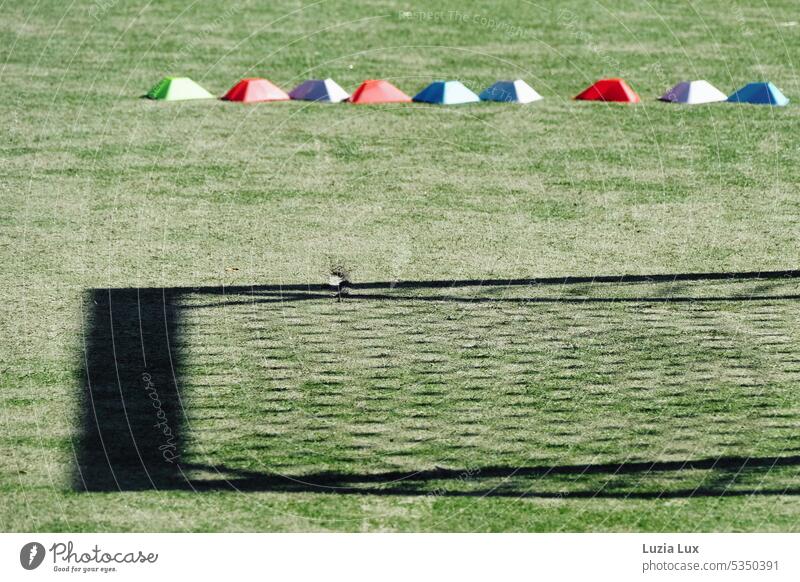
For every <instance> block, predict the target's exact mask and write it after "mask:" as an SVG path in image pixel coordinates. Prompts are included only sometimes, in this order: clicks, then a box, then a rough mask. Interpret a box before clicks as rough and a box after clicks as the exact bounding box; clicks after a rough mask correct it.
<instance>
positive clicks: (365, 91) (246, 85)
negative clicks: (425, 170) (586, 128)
mask: <svg viewBox="0 0 800 582" xmlns="http://www.w3.org/2000/svg"><path fill="white" fill-rule="evenodd" d="M146 96H147V97H148V98H150V99H159V100H165V101H182V100H188V99H213V98H214V96H213V95H212V94H211V93H209V92H208V91H206V90H205V89H203V88H202V87H201V86H200V85H198V84H197V83H195V82H194V81H192V80H191V79H189V78H188V77H166V78H164V79H162V80H161V81H160V82H159V83H158V84H157V85H156V86H155V87H153V88H152V89H151V90H150V92H149V93H148V94H147V95H146ZM222 99H224V100H225V101H239V102H242V103H256V102H263V101H289V100H292V99H294V100H301V101H323V102H329V103H339V102H342V101H348V102H350V103H407V102H410V101H416V102H419V103H436V104H440V105H458V104H462V103H475V102H477V101H501V102H508V103H533V102H534V101H539V100H540V99H542V96H541V95H539V93H537V92H536V91H535V90H534V89H533V87H531V86H530V85H528V84H527V83H526V82H525V81H523V80H522V79H517V80H516V81H498V82H497V83H495V84H493V85H491V86H490V87H487V88H486V89H485V90H484V91H483V92H482V93H481V94H480V95H478V94H476V93H474V92H472V91H471V90H470V89H468V88H467V87H466V86H464V84H463V83H461V81H434V82H433V83H431V84H430V85H428V86H427V87H425V88H424V89H423V90H422V91H420V92H419V93H417V94H416V95H415V96H414V97H413V98H411V97H409V96H408V95H406V94H405V93H403V92H402V91H401V90H400V89H398V88H397V87H395V86H394V85H392V84H391V83H389V82H388V81H384V80H380V79H378V80H369V81H364V82H363V83H362V84H361V85H360V86H359V87H358V89H356V90H355V91H354V92H353V94H352V95H349V94H348V93H347V91H345V90H344V89H342V88H341V87H340V86H339V85H338V84H337V83H336V82H335V81H334V80H333V79H324V80H323V79H312V80H309V81H305V82H303V83H301V84H300V85H298V86H297V87H295V88H294V89H292V90H291V91H289V92H288V93H287V92H285V91H284V90H283V89H281V88H280V87H278V86H277V85H274V84H273V83H271V82H269V81H268V80H266V79H261V78H250V79H242V80H241V81H239V82H238V83H236V85H234V86H233V87H232V88H231V89H230V91H228V92H227V93H226V94H225V95H223V96H222ZM575 99H577V100H580V101H605V102H616V103H639V102H640V101H641V99H640V98H639V95H637V94H636V92H635V91H634V90H633V89H631V87H630V86H629V85H628V84H627V83H626V82H625V81H624V80H623V79H601V80H600V81H597V82H596V83H594V84H593V85H592V86H591V87H589V88H587V89H586V90H585V91H583V92H581V93H580V94H579V95H577V96H576V97H575ZM660 100H661V101H668V102H671V103H686V104H702V103H717V102H722V101H728V102H734V103H753V104H757V105H775V106H783V105H788V103H789V99H787V98H786V97H785V96H784V95H783V93H781V91H780V89H778V88H777V87H776V86H775V85H773V84H772V83H769V82H766V83H750V84H749V85H746V86H744V87H742V88H741V89H739V90H738V91H736V92H734V93H733V94H732V95H730V96H727V95H725V93H723V92H722V91H720V90H719V89H717V88H716V87H714V86H713V85H712V84H711V83H709V82H708V81H704V80H699V81H683V82H680V83H678V84H677V85H675V86H674V87H673V88H672V89H670V90H669V91H667V92H666V93H664V95H662V96H661V97H660Z"/></svg>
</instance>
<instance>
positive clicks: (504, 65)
mask: <svg viewBox="0 0 800 582" xmlns="http://www.w3.org/2000/svg"><path fill="white" fill-rule="evenodd" d="M232 4H233V3H227V2H218V3H188V2H178V1H163V2H153V3H146V2H140V1H134V2H114V1H104V2H95V3H92V2H85V1H76V2H71V3H63V2H55V1H52V0H45V1H42V2H38V3H35V4H33V5H30V4H26V3H12V4H10V5H9V4H8V3H6V4H4V5H3V6H2V8H0V10H2V14H3V17H2V18H0V46H2V49H0V91H1V92H2V95H3V99H2V100H0V116H1V117H0V118H2V119H3V121H4V124H3V125H4V128H5V131H4V133H3V135H4V136H5V139H4V140H3V143H2V146H0V152H1V155H0V221H1V222H0V224H2V228H0V245H2V246H0V252H1V253H2V264H3V266H4V267H5V277H3V279H2V282H0V285H2V286H3V291H4V294H5V296H6V297H7V301H5V302H3V304H2V307H0V314H2V315H0V332H2V333H0V366H1V367H2V374H1V375H0V383H2V384H1V385H0V450H2V451H3V453H4V454H3V455H2V459H0V475H2V476H0V527H2V529H3V530H4V531H49V530H55V531H63V530H80V531H95V530H102V531H113V530H122V531H150V530H159V531H161V530H168V531H228V530H257V531H278V530H280V531H283V530H348V531H350V530H357V531H383V530H400V531H419V530H425V531H427V530H448V531H449V530H463V531H475V530H477V531H511V530H513V531H606V530H610V531H638V530H644V531H664V530H690V531H694V530H702V531H709V530H745V531H766V530H782V531H796V530H797V523H798V516H800V502H798V499H799V497H798V490H799V489H800V475H799V474H798V465H799V464H800V461H798V454H799V453H798V445H799V443H798V437H797V435H798V432H799V431H798V428H799V427H800V396H798V392H797V385H798V380H799V379H800V378H799V377H798V376H799V375H800V356H798V354H800V351H798V348H800V328H798V322H799V321H800V318H798V310H800V299H798V282H800V279H797V278H796V277H794V276H784V277H778V278H769V277H764V276H762V277H754V276H752V275H750V276H745V275H743V273H750V272H759V271H760V272H766V271H774V270H788V269H793V268H796V267H797V257H798V254H797V249H798V243H799V242H800V228H798V215H800V193H799V192H798V184H799V183H800V164H799V163H798V162H800V150H799V149H798V146H797V139H796V136H797V134H798V130H799V129H800V123H798V121H800V113H798V105H797V103H800V82H799V80H798V76H797V72H796V70H795V63H796V62H797V61H798V57H799V56H800V24H798V22H797V20H796V19H797V13H796V12H797V11H796V6H794V3H793V2H790V1H789V0H779V1H778V0H775V1H770V2H769V3H768V5H767V4H764V3H755V4H753V3H750V2H744V1H736V2H733V3H731V2H722V1H717V0H708V1H704V2H702V3H700V2H677V3H676V2H666V1H660V0H659V1H655V2H644V3H643V2H635V1H633V0H631V1H622V0H615V1H610V0H609V1H605V2H592V3H587V2H580V1H568V2H557V3H556V2H548V3H526V2H518V1H511V0H508V1H505V0H503V1H497V2H486V3H478V4H475V5H469V6H466V5H464V4H463V3H459V2H451V1H450V0H446V1H441V2H438V3H436V6H435V7H434V6H431V5H430V3H423V2H411V1H410V2H404V3H402V4H401V3H394V2H389V1H384V2H380V1H364V2H349V1H338V2H331V1H322V2H309V3H307V4H303V3H301V2H289V1H275V2H270V3H261V2H258V3H257V2H245V3H241V4H236V5H235V6H233V5H232ZM166 74H176V75H178V74H180V75H188V76H191V77H192V78H194V79H195V80H197V81H198V82H200V83H201V84H202V85H203V86H205V87H206V88H207V89H209V90H210V91H212V92H213V93H215V94H220V95H221V94H222V93H224V92H225V91H226V90H227V89H228V88H229V87H230V86H232V85H233V84H234V83H235V82H236V81H237V80H238V79H239V78H242V77H246V76H265V77H268V78H269V79H271V80H272V81H273V82H275V83H277V84H278V85H280V86H282V87H284V88H286V89H290V88H291V87H293V86H294V85H296V84H297V83H299V82H300V81H302V80H304V79H306V78H311V77H323V78H324V77H328V76H330V77H332V78H334V79H335V80H336V81H337V82H339V84H341V85H342V86H343V87H344V88H345V89H347V90H349V91H352V90H353V89H355V87H357V85H358V84H359V83H360V82H361V81H362V80H364V79H367V78H386V79H389V80H391V81H392V82H393V83H395V84H396V85H398V86H399V87H400V88H401V89H403V90H405V91H406V92H407V93H409V94H412V95H413V94H414V93H416V92H417V91H418V90H420V89H421V88H422V87H424V86H425V85H426V84H427V83H428V82H430V81H431V80H433V79H440V78H447V79H450V78H456V79H460V80H462V81H464V82H465V83H466V84H467V85H468V86H470V87H471V88H472V89H474V90H476V91H479V90H481V89H483V88H484V87H486V86H487V85H489V84H491V83H492V82H494V81H496V80H498V79H501V78H518V77H519V78H524V79H525V80H527V81H528V82H529V83H530V84H531V85H532V86H533V87H535V88H536V89H537V90H538V91H539V92H540V93H541V94H542V95H544V96H545V100H544V101H542V102H540V103H537V104H534V105H530V106H511V105H503V104H487V103H479V104H475V105H469V106H463V107H455V108H437V107H431V106H423V105H416V104H412V105H391V106H377V107H356V106H350V105H347V104H342V105H331V106H326V105H322V104H304V103H297V102H292V103H275V104H261V105H256V106H241V105H239V104H233V103H223V102H218V101H205V102H192V103H154V102H150V101H147V100H143V99H140V98H139V97H140V96H141V95H142V94H144V93H146V92H147V90H149V89H150V87H151V86H152V85H154V84H155V83H156V82H157V81H158V80H159V79H160V78H161V77H162V76H164V75H166ZM605 76H622V77H624V78H626V79H627V80H628V82H629V83H630V84H631V85H632V86H633V87H634V89H636V90H637V91H638V92H639V94H640V95H641V96H642V101H643V102H642V103H641V104H640V105H636V106H620V105H602V104H593V103H577V102H574V101H571V100H570V97H572V96H573V95H575V94H577V93H578V92H579V91H581V90H582V89H583V88H585V87H586V86H588V85H589V84H590V83H591V82H593V81H594V80H596V79H597V78H600V77H605ZM700 78H704V79H707V80H709V81H710V82H711V83H713V84H714V85H716V86H717V87H719V88H720V89H721V90H723V91H725V92H732V91H733V90H734V89H735V88H738V87H740V86H742V85H744V84H745V83H747V82H750V81H756V80H763V79H768V80H771V81H773V82H774V83H775V84H776V85H778V86H779V87H780V88H781V89H782V90H783V91H784V93H785V94H786V95H787V96H788V97H789V98H790V99H792V100H793V103H792V104H791V105H790V106H789V107H786V108H780V109H773V108H769V107H753V106H734V105H729V104H719V105H714V106H702V107H694V108H689V107H680V106H672V105H667V104H663V103H659V102H657V101H655V98H656V97H657V96H659V95H660V94H661V93H663V92H664V91H665V90H666V89H667V88H668V87H670V86H671V85H673V84H674V83H676V82H677V81H679V80H683V79H700ZM338 265H341V266H344V267H346V268H347V269H348V270H349V271H350V272H351V274H352V278H353V280H354V282H355V284H356V288H355V289H354V290H353V292H352V294H351V296H350V297H347V298H345V299H344V300H343V301H341V302H339V301H337V300H336V298H335V297H333V294H332V293H330V292H329V291H327V290H325V289H322V288H319V287H318V286H319V285H322V284H324V283H326V281H327V277H328V273H329V271H330V269H331V268H332V267H334V266H338ZM626 273H627V274H631V275H652V274H664V275H668V277H666V278H664V279H658V280H653V281H647V280H643V279H637V278H635V277H634V278H633V279H627V280H623V281H621V282H620V281H616V282H615V281H610V280H606V279H599V280H594V281H592V278H593V277H598V276H603V275H622V274H626ZM691 273H715V274H727V273H729V274H734V275H735V274H737V273H738V274H739V275H738V276H735V277H734V278H733V279H727V278H718V277H712V278H699V279H698V278H691V277H689V278H686V277H678V279H677V280H672V279H671V278H670V277H669V275H681V274H691ZM790 275H791V274H790ZM563 277H576V278H579V279H577V280H574V279H573V280H570V281H566V282H564V281H562V282H554V281H552V280H550V279H549V278H555V279H558V278H563ZM532 278H536V279H537V280H538V282H537V283H535V284H518V285H506V284H503V285H498V284H497V283H498V282H508V281H509V280H511V279H532ZM582 278H586V279H582ZM431 280H437V281H468V282H469V283H468V284H464V285H462V286H456V287H455V288H454V287H452V286H451V285H442V286H439V287H432V286H430V285H427V286H426V285H425V284H420V282H425V281H431ZM373 282H380V283H385V284H384V285H372V286H370V285H368V284H369V283H373ZM252 286H256V287H252ZM108 288H114V289H115V290H117V291H113V292H111V293H110V294H109V292H108V291H104V290H106V289H108ZM162 290H164V291H162ZM109 314H111V315H112V316H113V317H115V324H114V326H113V327H112V326H111V325H110V324H109V321H110V320H109V319H108V318H109ZM112 330H114V331H115V333H113V334H112ZM167 333H168V334H169V337H166V334H167ZM148 356H149V360H148ZM145 373H147V374H149V376H148V377H150V378H152V379H154V382H155V383H156V388H157V390H159V394H160V395H161V397H162V400H163V403H164V407H165V408H164V410H165V415H167V416H168V417H169V419H170V423H171V428H172V430H173V431H174V432H175V433H176V434H177V435H178V436H177V440H178V442H179V443H180V471H181V472H178V471H177V470H176V465H174V464H167V465H165V464H163V463H162V464H161V465H158V466H155V465H153V463H158V458H159V454H160V452H159V450H158V446H160V445H162V444H164V442H163V440H160V439H161V437H162V435H160V434H157V433H154V432H152V431H149V428H148V427H149V425H148V422H149V421H150V420H152V418H150V417H149V416H148V415H152V414H154V412H153V410H155V409H153V410H151V409H149V408H147V407H143V406H142V403H141V400H137V397H138V398H141V396H142V394H143V391H142V390H143V384H142V382H143V380H142V378H143V374H145ZM117 374H119V377H118V376H117ZM91 380H95V381H92V382H90V381H91ZM176 381H177V385H178V389H177V391H176V390H175V385H174V384H175V382H176ZM88 384H91V386H88ZM120 394H122V395H123V397H124V398H125V402H126V403H127V404H128V406H129V407H130V408H126V409H125V411H123V412H122V413H121V411H122V410H123V409H122V408H121V407H120V399H119V395H120ZM148 405H149V403H148ZM98 411H99V413H98ZM126 412H129V414H127V416H126ZM123 421H124V423H123ZM129 423H132V424H129ZM98 425H99V426H100V428H99V434H100V435H102V436H103V443H104V444H106V445H107V446H108V449H106V451H105V453H108V452H109V450H111V455H110V456H111V458H112V463H111V464H112V469H113V470H112V471H109V469H108V462H107V461H106V457H105V454H104V453H103V450H102V448H100V449H98V446H97V445H98V443H99V440H98V439H97V436H98V434H97V431H98ZM130 432H133V433H134V434H135V435H136V436H137V438H136V439H135V440H136V444H138V445H141V450H139V451H138V453H137V454H138V455H140V456H141V459H138V458H133V457H131V451H132V450H134V449H133V448H131V446H129V445H132V443H129V441H130V438H129V437H126V435H127V434H128V433H130ZM115 435H116V436H115ZM116 437H118V438H116ZM139 437H141V438H139ZM126 438H127V440H126ZM115 455H116V456H115ZM139 460H142V463H138V461H139ZM137 463H138V464H137ZM143 465H144V467H143ZM145 468H146V469H148V471H145V470H144V469H145ZM151 479H152V480H151ZM85 489H89V491H85ZM120 490H121V491H120Z"/></svg>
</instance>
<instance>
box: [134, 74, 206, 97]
mask: <svg viewBox="0 0 800 582" xmlns="http://www.w3.org/2000/svg"><path fill="white" fill-rule="evenodd" d="M147 98H148V99H158V100H160V101H186V100H188V99H213V98H214V96H213V95H212V94H211V93H209V92H208V91H206V90H205V89H203V88H202V87H201V86H200V85H198V84H197V83H195V82H194V81H192V80H191V79H190V78H189V77H164V78H163V79H161V81H159V82H158V84H157V85H156V86H155V87H153V88H152V89H150V92H149V93H148V94H147Z"/></svg>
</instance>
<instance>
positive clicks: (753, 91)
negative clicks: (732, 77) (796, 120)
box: [728, 82, 789, 107]
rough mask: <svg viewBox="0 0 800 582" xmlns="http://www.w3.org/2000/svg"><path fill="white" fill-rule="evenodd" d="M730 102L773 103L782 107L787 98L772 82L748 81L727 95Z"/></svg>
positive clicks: (787, 102) (786, 102) (787, 101)
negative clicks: (747, 83) (748, 82)
mask: <svg viewBox="0 0 800 582" xmlns="http://www.w3.org/2000/svg"><path fill="white" fill-rule="evenodd" d="M728 101H730V102H732V103H752V104H753V105H774V106H777V107H783V106H784V105H788V104H789V99H787V97H786V95H784V94H783V93H781V90H780V89H778V88H777V87H776V86H775V85H773V84H772V83H769V82H767V83H750V84H749V85H745V86H744V87H742V88H741V89H739V90H738V91H736V93H734V94H733V95H731V96H730V97H728Z"/></svg>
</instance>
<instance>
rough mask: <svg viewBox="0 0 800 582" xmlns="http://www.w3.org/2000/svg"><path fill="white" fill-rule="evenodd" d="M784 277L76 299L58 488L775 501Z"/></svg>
mask: <svg viewBox="0 0 800 582" xmlns="http://www.w3.org/2000/svg"><path fill="white" fill-rule="evenodd" d="M799 284H800V279H799V278H797V277H796V275H795V274H793V273H783V274H780V276H778V275H774V276H772V275H770V274H739V275H737V274H724V275H718V276H716V275H713V274H711V275H692V276H689V275H676V276H659V277H627V278H626V277H620V278H610V277H606V278H578V279H569V278H567V279H548V280H538V281H537V280H531V281H495V280H493V281H454V282H424V281H420V282H404V283H401V284H385V283H367V284H360V285H359V284H356V285H354V286H353V288H351V289H348V290H347V291H348V293H347V294H345V295H343V296H342V297H341V298H340V297H339V296H338V295H337V294H336V293H334V292H333V291H331V290H329V289H327V288H325V287H320V286H302V285H296V286H277V285H276V286H261V287H249V288H232V289H231V288H228V289H222V288H200V289H191V288H186V289H183V288H182V289H144V290H143V289H113V290H107V289H106V290H94V291H92V292H90V293H89V298H88V300H87V304H88V305H89V306H90V309H89V310H88V312H87V318H86V319H87V324H86V342H85V343H86V351H85V354H84V356H85V358H84V362H83V364H84V368H85V374H84V376H85V377H84V383H83V385H82V386H81V390H80V403H81V414H82V424H83V427H82V437H81V443H80V447H79V452H78V456H77V463H76V488H78V489H82V490H83V489H87V490H117V489H123V490H124V489H147V488H184V489H190V490H197V491H202V490H209V489H219V490H241V491H284V492H320V493H332V494H351V493H358V494H374V495H453V496H459V495H463V496H483V495H505V496H526V495H528V496H541V497H620V498H626V497H632V498H636V497H639V498H641V497H690V496H700V495H706V496H709V495H711V496H722V495H757V494H775V493H785V494H796V493H797V492H798V490H800V484H799V479H800V474H799V473H798V467H800V430H798V428H800V391H798V385H800V349H799V348H800V317H798V316H800V301H799V299H800V294H799V293H800V289H799V288H798V287H799Z"/></svg>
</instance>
